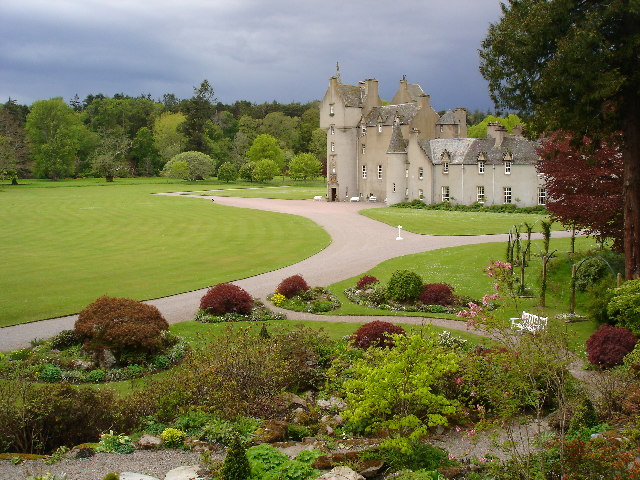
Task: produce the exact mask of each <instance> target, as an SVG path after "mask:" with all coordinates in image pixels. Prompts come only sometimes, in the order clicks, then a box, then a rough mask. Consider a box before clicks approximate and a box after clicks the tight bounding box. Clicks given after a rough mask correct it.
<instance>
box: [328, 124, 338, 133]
mask: <svg viewBox="0 0 640 480" xmlns="http://www.w3.org/2000/svg"><path fill="white" fill-rule="evenodd" d="M329 132H330V133H331V135H335V134H336V127H335V125H331V127H329Z"/></svg>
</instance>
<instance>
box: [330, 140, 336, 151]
mask: <svg viewBox="0 0 640 480" xmlns="http://www.w3.org/2000/svg"><path fill="white" fill-rule="evenodd" d="M331 151H332V152H335V151H336V144H335V143H334V142H331Z"/></svg>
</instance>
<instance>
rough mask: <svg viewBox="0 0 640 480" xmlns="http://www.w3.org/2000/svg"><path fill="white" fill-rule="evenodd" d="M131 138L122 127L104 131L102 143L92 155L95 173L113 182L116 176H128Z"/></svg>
mask: <svg viewBox="0 0 640 480" xmlns="http://www.w3.org/2000/svg"><path fill="white" fill-rule="evenodd" d="M131 143H132V142H131V140H129V138H128V137H127V136H126V135H125V134H124V133H123V132H122V130H120V129H116V130H112V131H109V132H102V134H101V135H100V144H99V145H98V148H96V151H95V152H94V154H93V155H92V157H91V166H92V168H93V173H94V174H96V175H100V176H101V177H104V178H105V179H106V181H107V182H113V179H114V177H126V176H127V175H128V173H129V163H128V162H127V154H128V153H129V149H130V148H131Z"/></svg>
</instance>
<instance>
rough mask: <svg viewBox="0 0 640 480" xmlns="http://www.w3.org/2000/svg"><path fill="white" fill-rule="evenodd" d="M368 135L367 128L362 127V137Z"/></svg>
mask: <svg viewBox="0 0 640 480" xmlns="http://www.w3.org/2000/svg"><path fill="white" fill-rule="evenodd" d="M366 134H367V127H362V136H363V137H364V136H365V135H366Z"/></svg>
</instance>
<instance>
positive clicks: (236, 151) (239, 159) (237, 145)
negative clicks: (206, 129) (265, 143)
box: [231, 132, 251, 166]
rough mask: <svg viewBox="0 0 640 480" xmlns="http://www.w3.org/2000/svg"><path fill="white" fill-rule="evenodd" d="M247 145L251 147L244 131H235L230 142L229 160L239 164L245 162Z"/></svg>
mask: <svg viewBox="0 0 640 480" xmlns="http://www.w3.org/2000/svg"><path fill="white" fill-rule="evenodd" d="M249 147H251V142H250V141H249V138H248V137H247V136H246V134H245V133H244V132H238V133H236V134H235V136H234V137H233V142H232V143H231V161H232V162H233V163H235V164H236V165H239V166H241V165H242V164H243V163H244V162H245V156H246V155H247V151H248V150H249Z"/></svg>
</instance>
